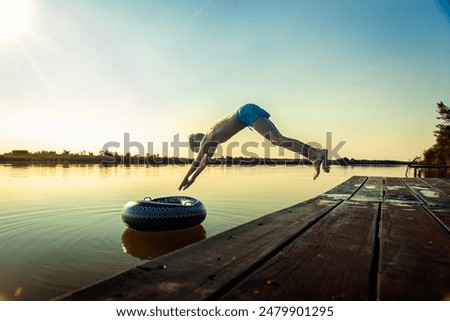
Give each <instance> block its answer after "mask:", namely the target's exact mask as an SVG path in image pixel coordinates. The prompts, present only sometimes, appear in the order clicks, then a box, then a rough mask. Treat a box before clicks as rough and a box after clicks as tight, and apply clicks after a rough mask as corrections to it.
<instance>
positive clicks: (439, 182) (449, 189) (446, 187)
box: [424, 178, 450, 195]
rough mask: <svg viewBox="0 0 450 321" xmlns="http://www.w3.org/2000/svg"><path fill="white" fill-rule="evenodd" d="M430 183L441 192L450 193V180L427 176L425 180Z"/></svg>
mask: <svg viewBox="0 0 450 321" xmlns="http://www.w3.org/2000/svg"><path fill="white" fill-rule="evenodd" d="M424 181H425V182H426V183H427V184H428V185H431V186H432V187H434V188H435V189H437V190H439V191H440V192H442V193H444V194H447V195H450V181H449V180H448V179H443V178H427V179H425V180H424Z"/></svg>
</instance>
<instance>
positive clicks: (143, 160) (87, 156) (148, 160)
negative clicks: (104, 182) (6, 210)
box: [0, 150, 406, 166]
mask: <svg viewBox="0 0 450 321" xmlns="http://www.w3.org/2000/svg"><path fill="white" fill-rule="evenodd" d="M192 161H193V160H192V159H189V158H183V157H170V156H160V155H159V154H147V155H145V156H142V155H131V154H130V153H126V154H125V155H121V154H118V153H117V152H115V153H112V152H109V151H107V150H106V151H100V152H99V153H98V154H94V153H92V152H87V151H81V152H77V153H72V152H70V151H69V150H63V152H62V153H57V152H56V151H45V150H43V151H38V152H34V153H33V152H29V151H28V150H13V151H11V152H9V153H5V154H3V155H0V163H25V164H100V165H102V166H117V165H125V166H129V165H156V166H158V165H183V164H190V163H191V162H192ZM331 164H332V165H339V166H348V165H402V164H406V163H405V162H401V161H393V160H356V159H353V158H352V159H349V158H347V157H344V158H342V159H338V160H332V161H331ZM211 165H241V166H255V165H267V166H277V165H286V166H296V165H311V162H310V161H309V160H307V159H304V158H296V159H279V158H258V157H219V158H214V159H212V161H211Z"/></svg>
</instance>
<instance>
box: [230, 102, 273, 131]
mask: <svg viewBox="0 0 450 321" xmlns="http://www.w3.org/2000/svg"><path fill="white" fill-rule="evenodd" d="M236 114H237V118H238V119H239V121H240V122H242V123H244V124H245V125H247V126H250V127H252V126H253V123H254V122H255V121H256V120H257V119H258V118H259V117H266V118H269V117H270V114H269V113H268V112H267V111H265V110H264V109H262V108H261V107H259V106H257V105H255V104H245V105H244V106H242V107H241V108H239V109H238V110H237V112H236Z"/></svg>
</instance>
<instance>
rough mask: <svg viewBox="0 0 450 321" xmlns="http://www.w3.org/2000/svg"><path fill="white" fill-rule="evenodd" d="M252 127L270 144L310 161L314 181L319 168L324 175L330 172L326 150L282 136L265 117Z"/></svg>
mask: <svg viewBox="0 0 450 321" xmlns="http://www.w3.org/2000/svg"><path fill="white" fill-rule="evenodd" d="M252 127H253V129H254V130H256V131H257V132H258V133H259V134H261V135H262V136H263V137H264V138H266V139H267V140H269V141H270V142H272V144H274V145H277V146H281V147H283V148H286V149H289V150H291V151H293V152H295V153H298V154H300V155H302V156H304V157H307V158H308V159H309V160H311V161H312V162H313V165H314V169H315V173H314V179H316V178H317V177H318V176H319V174H320V168H321V167H322V169H323V171H324V172H326V173H328V172H329V171H330V166H329V164H328V151H327V150H326V149H317V148H315V147H312V146H310V145H308V144H305V143H302V142H300V141H299V140H297V139H294V138H289V137H286V136H284V135H283V134H281V133H280V131H279V130H278V129H277V128H276V126H275V125H274V124H273V123H272V122H271V121H270V120H269V119H268V118H266V117H260V118H258V119H257V120H256V121H255V122H254V123H253V126H252Z"/></svg>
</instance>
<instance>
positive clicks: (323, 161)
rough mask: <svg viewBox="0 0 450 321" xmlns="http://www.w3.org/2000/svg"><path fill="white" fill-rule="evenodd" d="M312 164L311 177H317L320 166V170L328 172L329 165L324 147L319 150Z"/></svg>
mask: <svg viewBox="0 0 450 321" xmlns="http://www.w3.org/2000/svg"><path fill="white" fill-rule="evenodd" d="M313 165H314V176H313V179H316V178H317V177H319V174H320V168H322V170H323V171H324V172H325V173H329V172H330V165H329V164H328V150H326V149H321V150H319V152H318V158H317V159H316V160H314V161H313Z"/></svg>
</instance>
